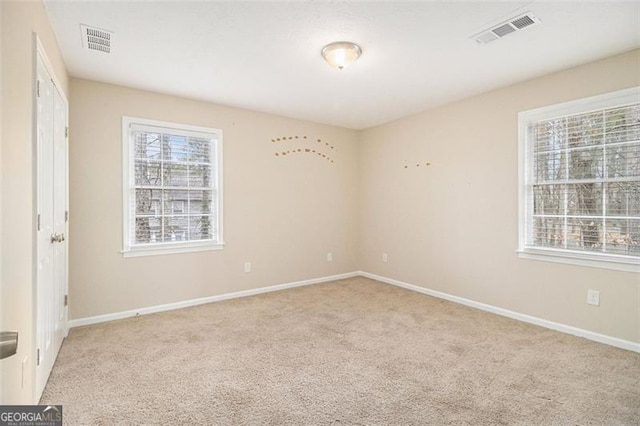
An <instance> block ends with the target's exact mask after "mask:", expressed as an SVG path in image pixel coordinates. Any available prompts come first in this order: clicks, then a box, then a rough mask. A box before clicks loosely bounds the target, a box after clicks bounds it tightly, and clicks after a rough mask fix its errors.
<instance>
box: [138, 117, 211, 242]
mask: <svg viewBox="0 0 640 426" xmlns="http://www.w3.org/2000/svg"><path fill="white" fill-rule="evenodd" d="M161 130H162V131H161ZM164 130H166V129H160V130H159V131H157V132H152V131H149V128H148V127H147V128H145V129H144V130H135V129H133V130H132V131H133V140H134V144H133V145H134V146H133V151H134V152H133V157H134V159H133V161H132V163H133V164H132V166H133V169H134V170H133V175H134V178H133V188H132V191H131V197H130V200H131V204H132V206H131V207H132V213H133V214H132V215H131V221H130V223H131V226H130V229H131V228H132V229H131V232H130V235H131V236H132V238H131V240H132V241H131V244H133V245H141V244H153V243H168V242H180V241H203V240H213V239H215V238H214V237H215V235H217V234H216V233H217V229H216V228H217V227H216V223H217V215H216V214H215V211H216V210H215V209H214V200H215V199H216V191H215V189H214V188H215V187H214V184H216V183H217V182H216V181H217V179H213V178H212V176H213V175H214V173H213V166H214V163H213V162H212V159H213V158H214V155H213V147H214V141H213V140H212V139H211V138H205V137H195V136H193V135H181V134H180V133H179V132H175V133H174V132H166V131H164Z"/></svg>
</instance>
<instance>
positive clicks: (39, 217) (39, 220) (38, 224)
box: [38, 214, 40, 231]
mask: <svg viewBox="0 0 640 426" xmlns="http://www.w3.org/2000/svg"><path fill="white" fill-rule="evenodd" d="M39 230H40V215H39V214H38V231H39Z"/></svg>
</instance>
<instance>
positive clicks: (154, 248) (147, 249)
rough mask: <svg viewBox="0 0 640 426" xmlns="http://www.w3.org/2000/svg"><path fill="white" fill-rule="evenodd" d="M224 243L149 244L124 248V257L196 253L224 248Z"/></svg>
mask: <svg viewBox="0 0 640 426" xmlns="http://www.w3.org/2000/svg"><path fill="white" fill-rule="evenodd" d="M223 248H224V243H217V242H216V243H214V242H190V243H176V244H153V245H151V244H149V245H148V246H143V247H140V246H138V247H130V248H127V249H124V250H122V252H121V253H122V256H123V257H140V256H156V255H162V254H179V253H196V252H201V251H211V250H222V249H223Z"/></svg>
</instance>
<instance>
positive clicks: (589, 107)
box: [516, 87, 640, 273]
mask: <svg viewBox="0 0 640 426" xmlns="http://www.w3.org/2000/svg"><path fill="white" fill-rule="evenodd" d="M639 101H640V87H632V88H630V89H624V90H619V91H616V92H611V93H605V94H603V95H598V96H592V97H589V98H583V99H578V100H575V101H570V102H564V103H561V104H556V105H550V106H547V107H542V108H537V109H534V110H530V111H524V112H520V113H519V114H518V231H519V235H518V250H516V252H517V253H518V256H519V257H521V258H523V259H532V260H542V261H547V262H556V263H566V264H570V265H579V266H588V267H594V268H602V269H613V270H617V271H625V272H636V273H640V260H639V259H637V258H635V257H633V256H624V255H615V254H607V253H586V252H576V251H571V250H560V249H553V248H542V247H527V246H525V241H526V235H527V228H526V218H527V210H526V208H527V207H526V206H527V199H526V198H527V193H526V190H525V185H526V182H527V176H528V173H529V172H530V170H529V169H528V166H529V164H528V163H527V151H526V150H527V149H529V147H528V144H527V138H528V134H527V126H528V124H529V123H531V122H535V121H542V120H546V119H550V118H554V117H557V116H560V115H571V114H578V113H588V112H590V111H597V110H601V109H605V108H610V107H613V106H623V105H629V104H632V103H637V102H639Z"/></svg>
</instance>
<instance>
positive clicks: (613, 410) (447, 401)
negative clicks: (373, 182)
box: [41, 278, 640, 425]
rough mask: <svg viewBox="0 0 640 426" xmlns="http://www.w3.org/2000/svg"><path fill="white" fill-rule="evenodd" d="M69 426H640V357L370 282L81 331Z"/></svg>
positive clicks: (62, 370)
mask: <svg viewBox="0 0 640 426" xmlns="http://www.w3.org/2000/svg"><path fill="white" fill-rule="evenodd" d="M41 403H42V404H63V405H64V418H65V422H66V423H67V424H115V423H127V424H172V425H176V424H207V425H228V424H271V425H282V424H295V425H310V424H314V425H316V424H318V425H326V424H341V425H344V424H350V425H378V424H388V425H418V424H420V425H422V424H473V425H477V424H544V425H550V424H606V425H614V424H630V425H631V424H635V425H637V424H639V423H640V355H639V354H636V353H632V352H628V351H624V350H621V349H616V348H613V347H609V346H606V345H602V344H598V343H594V342H590V341H588V340H585V339H581V338H577V337H573V336H569V335H565V334H561V333H558V332H554V331H551V330H547V329H544V328H540V327H536V326H533V325H529V324H525V323H521V322H518V321H514V320H511V319H507V318H503V317H500V316H496V315H492V314H489V313H486V312H482V311H479V310H475V309H471V308H467V307H464V306H460V305H456V304H454V303H450V302H446V301H442V300H439V299H435V298H431V297H429V296H424V295H421V294H418V293H415V292H411V291H408V290H404V289H400V288H396V287H393V286H389V285H386V284H382V283H379V282H376V281H372V280H368V279H366V278H353V279H348V280H342V281H335V282H332V283H326V284H317V285H314V286H310V287H301V288H296V289H291V290H285V291H280V292H275V293H269V294H263V295H259V296H254V297H248V298H244V299H235V300H230V301H225V302H219V303H212V304H208V305H201V306H197V307H193V308H187V309H181V310H176V311H171V312H165V313H160V314H154V315H147V316H141V317H136V318H130V319H125V320H120V321H114V322H109V323H103V324H98V325H93V326H87V327H82V328H74V329H72V330H71V333H70V335H69V337H68V338H67V339H66V340H65V342H64V344H63V345H62V349H61V352H60V355H59V357H58V360H57V361H56V364H55V366H54V368H53V372H52V374H51V378H50V379H49V383H48V384H47V387H46V389H45V391H44V395H43V397H42V400H41Z"/></svg>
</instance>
